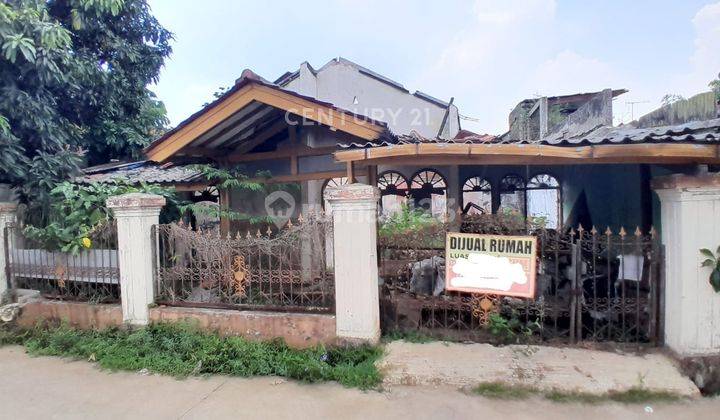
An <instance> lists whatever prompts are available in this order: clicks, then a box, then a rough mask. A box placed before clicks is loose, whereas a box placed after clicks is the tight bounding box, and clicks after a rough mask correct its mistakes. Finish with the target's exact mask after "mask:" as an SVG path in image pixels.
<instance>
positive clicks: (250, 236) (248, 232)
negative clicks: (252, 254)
mask: <svg viewBox="0 0 720 420" xmlns="http://www.w3.org/2000/svg"><path fill="white" fill-rule="evenodd" d="M245 237H246V238H247V239H250V238H252V235H251V234H250V231H249V230H248V231H247V235H245Z"/></svg>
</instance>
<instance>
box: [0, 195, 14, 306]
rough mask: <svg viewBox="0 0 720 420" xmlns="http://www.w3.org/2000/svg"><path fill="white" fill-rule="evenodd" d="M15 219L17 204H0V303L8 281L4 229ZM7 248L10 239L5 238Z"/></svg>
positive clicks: (10, 242)
mask: <svg viewBox="0 0 720 420" xmlns="http://www.w3.org/2000/svg"><path fill="white" fill-rule="evenodd" d="M16 218H17V204H16V203H12V202H0V301H4V298H5V296H6V293H7V290H8V288H9V287H10V285H8V282H9V279H8V277H7V264H9V261H7V259H6V258H5V256H6V254H7V249H6V247H5V245H6V243H5V227H7V226H8V225H11V224H14V223H15V222H16ZM7 240H8V243H7V245H8V246H12V244H13V242H14V241H13V240H12V238H7Z"/></svg>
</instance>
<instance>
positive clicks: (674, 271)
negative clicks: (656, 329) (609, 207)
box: [652, 175, 720, 356]
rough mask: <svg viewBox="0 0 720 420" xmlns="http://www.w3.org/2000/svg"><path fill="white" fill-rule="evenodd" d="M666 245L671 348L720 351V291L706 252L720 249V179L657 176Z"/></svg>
mask: <svg viewBox="0 0 720 420" xmlns="http://www.w3.org/2000/svg"><path fill="white" fill-rule="evenodd" d="M652 186H653V189H654V190H655V191H656V192H657V194H658V196H659V197H660V203H661V218H662V222H661V234H662V242H663V244H664V245H665V293H664V300H665V305H664V308H663V311H664V316H665V322H664V325H665V327H664V334H665V344H666V345H667V346H668V347H669V348H670V349H671V350H673V351H674V352H675V353H677V354H678V355H679V356H694V355H706V354H718V353H720V293H716V292H715V291H714V290H713V288H712V286H710V283H709V280H708V278H709V276H710V271H711V269H710V268H705V267H701V266H700V264H701V263H702V261H703V260H704V259H705V257H703V256H702V255H701V254H700V249H701V248H708V249H711V250H713V251H715V250H716V249H717V248H718V246H720V176H718V175H702V176H687V175H674V176H670V177H663V178H657V179H655V180H653V182H652Z"/></svg>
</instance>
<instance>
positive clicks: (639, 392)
mask: <svg viewBox="0 0 720 420" xmlns="http://www.w3.org/2000/svg"><path fill="white" fill-rule="evenodd" d="M472 392H473V393H474V394H477V395H480V396H483V397H486V398H493V399H502V400H517V399H525V398H530V397H532V396H535V395H538V396H542V397H544V398H546V399H548V400H550V401H553V402H557V403H581V404H600V403H604V402H609V401H614V402H619V403H622V404H642V403H649V402H672V401H679V400H681V399H682V398H681V397H680V396H679V395H677V394H673V393H671V392H666V391H652V390H649V389H646V388H643V387H640V386H636V387H633V388H630V389H628V390H626V391H611V392H608V393H605V394H590V393H586V392H577V391H576V392H568V391H561V390H557V389H554V390H550V391H542V390H540V389H538V388H535V387H532V386H527V385H515V384H507V383H505V382H485V383H481V384H479V385H478V386H476V387H475V388H473V389H472Z"/></svg>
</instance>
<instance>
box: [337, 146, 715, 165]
mask: <svg viewBox="0 0 720 420" xmlns="http://www.w3.org/2000/svg"><path fill="white" fill-rule="evenodd" d="M335 160H336V161H338V162H355V163H358V164H367V165H378V164H380V165H389V164H398V165H401V164H409V165H427V164H435V165H440V164H442V165H453V164H455V165H515V164H522V165H578V164H601V163H666V164H673V163H675V164H688V163H693V164H718V163H720V149H719V146H718V144H688V143H660V144H658V143H641V144H598V145H584V146H552V145H545V144H454V143H450V144H438V143H420V144H400V145H389V146H379V147H369V148H364V149H350V150H341V151H337V152H335Z"/></svg>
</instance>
